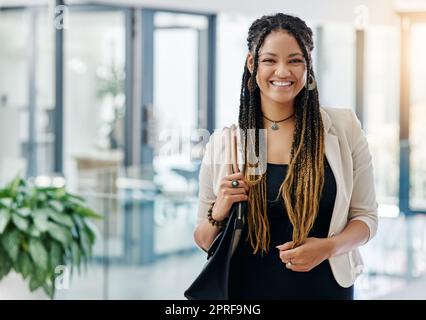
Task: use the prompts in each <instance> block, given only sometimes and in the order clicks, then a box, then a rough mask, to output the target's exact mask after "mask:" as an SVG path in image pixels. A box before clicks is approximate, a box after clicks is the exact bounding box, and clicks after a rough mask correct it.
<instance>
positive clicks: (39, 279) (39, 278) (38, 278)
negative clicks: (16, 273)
mask: <svg viewBox="0 0 426 320" xmlns="http://www.w3.org/2000/svg"><path fill="white" fill-rule="evenodd" d="M45 281H46V272H45V271H44V270H43V269H40V268H37V267H36V268H35V270H34V272H33V274H32V276H31V280H30V291H31V292H33V291H35V290H37V289H38V288H40V287H41V286H42V285H43V284H44V282H45Z"/></svg>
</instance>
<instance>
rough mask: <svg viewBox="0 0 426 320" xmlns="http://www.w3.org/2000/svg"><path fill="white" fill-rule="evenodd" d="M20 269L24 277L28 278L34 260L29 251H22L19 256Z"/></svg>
mask: <svg viewBox="0 0 426 320" xmlns="http://www.w3.org/2000/svg"><path fill="white" fill-rule="evenodd" d="M18 264H19V271H20V272H21V274H22V276H23V277H24V279H26V278H27V277H28V276H29V275H30V274H31V273H32V270H33V262H32V261H31V258H30V256H29V255H28V253H26V252H24V251H21V253H20V254H19V258H18Z"/></svg>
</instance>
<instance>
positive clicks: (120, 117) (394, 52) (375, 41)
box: [0, 0, 426, 299]
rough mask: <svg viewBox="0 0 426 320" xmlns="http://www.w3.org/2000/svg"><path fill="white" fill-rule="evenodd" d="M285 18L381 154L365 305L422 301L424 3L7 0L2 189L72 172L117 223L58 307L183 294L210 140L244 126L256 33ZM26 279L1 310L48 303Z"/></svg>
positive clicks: (198, 258) (195, 256) (0, 6)
mask: <svg viewBox="0 0 426 320" xmlns="http://www.w3.org/2000/svg"><path fill="white" fill-rule="evenodd" d="M278 11H281V12H285V13H289V14H295V15H298V16H300V17H301V18H303V19H304V20H306V21H307V23H308V25H309V26H310V27H311V28H312V29H313V31H314V34H315V46H316V47H315V50H314V53H313V56H314V68H315V71H316V75H317V78H318V83H319V90H320V100H321V102H322V105H324V106H329V107H342V108H352V109H353V110H354V111H355V112H356V113H357V115H358V117H359V119H360V120H361V122H362V126H363V129H364V130H365V132H366V134H367V137H368V141H369V144H370V149H371V152H372V154H373V160H374V168H375V181H376V191H377V196H378V202H379V215H380V221H379V231H378V234H377V236H376V238H374V240H373V241H372V242H370V243H368V244H367V245H366V246H364V247H362V248H361V251H362V253H363V257H364V261H365V265H366V268H365V272H364V273H363V275H362V276H360V278H359V279H358V281H357V283H356V298H357V299H425V298H426V280H425V277H424V276H425V274H426V232H425V231H426V215H425V213H426V165H425V163H426V144H425V143H424V140H425V138H426V126H425V125H424V123H425V121H426V90H425V89H424V88H425V80H424V79H425V78H426V60H425V59H424V57H425V56H426V44H425V43H426V42H425V40H426V1H390V0H365V1H355V0H349V1H339V0H324V1H321V2H318V1H314V0H301V1H283V0H265V1H247V0H234V1H224V0H215V1H213V0H205V1H193V0H122V1H119V0H116V1H114V0H109V1H59V0H57V1H18V0H16V1H13V0H10V1H7V0H6V1H5V0H3V1H1V0H0V185H4V184H5V183H6V182H8V181H9V180H10V179H11V178H13V177H14V176H15V175H16V174H17V173H18V172H21V173H22V174H23V175H25V176H26V177H42V176H44V177H46V178H47V179H49V178H52V177H55V176H62V177H64V178H65V181H66V186H67V188H68V189H70V190H72V191H74V192H76V193H78V194H80V195H81V196H83V197H85V198H86V199H87V201H88V202H89V203H90V205H91V206H92V207H93V208H94V209H95V210H97V211H99V212H101V213H103V214H104V215H105V219H104V220H102V221H98V222H97V226H98V229H99V231H100V235H99V239H98V242H97V244H96V247H95V252H94V257H93V259H92V261H91V262H90V265H89V268H88V270H87V273H83V274H82V275H81V276H78V275H74V276H73V277H72V278H71V280H70V284H69V288H67V289H63V290H58V292H57V297H56V298H57V299H183V298H184V297H183V291H184V289H185V288H186V287H187V286H188V285H189V284H190V282H191V281H192V280H193V279H194V277H195V276H196V274H197V273H198V272H199V271H200V269H201V267H202V265H203V264H204V262H205V255H204V253H203V252H201V251H200V249H198V248H196V247H195V244H194V242H193V237H192V233H193V229H194V226H195V221H196V208H197V192H198V181H197V180H198V169H199V164H200V160H201V158H202V155H203V141H204V143H205V140H203V137H204V139H205V138H206V135H208V132H210V133H211V132H213V131H214V130H215V129H218V128H221V127H223V126H228V125H230V124H232V123H236V122H237V116H238V105H239V93H240V86H241V75H242V71H243V66H244V59H245V56H246V41H245V39H246V33H247V30H248V27H249V25H250V23H251V22H252V21H253V20H254V19H255V18H257V17H259V16H261V15H263V14H268V13H273V12H278ZM18 282H19V279H18V278H17V277H13V276H10V277H8V278H7V279H5V280H2V282H0V298H2V299H8V298H37V297H40V298H43V296H42V295H40V296H37V295H29V293H28V292H27V290H26V288H25V287H22V286H18Z"/></svg>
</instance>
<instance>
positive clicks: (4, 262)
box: [0, 246, 12, 280]
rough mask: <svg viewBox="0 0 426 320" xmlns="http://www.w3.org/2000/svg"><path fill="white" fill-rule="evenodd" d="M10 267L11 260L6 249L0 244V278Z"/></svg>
mask: <svg viewBox="0 0 426 320" xmlns="http://www.w3.org/2000/svg"><path fill="white" fill-rule="evenodd" d="M11 269H12V261H10V258H9V256H8V255H7V253H6V251H5V250H4V249H3V247H2V246H0V280H1V279H2V278H3V277H4V276H6V275H7V274H8V273H9V271H10V270H11Z"/></svg>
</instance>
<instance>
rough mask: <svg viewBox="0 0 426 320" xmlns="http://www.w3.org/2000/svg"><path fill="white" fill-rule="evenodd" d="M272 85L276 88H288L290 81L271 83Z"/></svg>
mask: <svg viewBox="0 0 426 320" xmlns="http://www.w3.org/2000/svg"><path fill="white" fill-rule="evenodd" d="M272 84H273V85H274V86H277V87H289V86H291V84H292V82H290V81H272Z"/></svg>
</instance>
